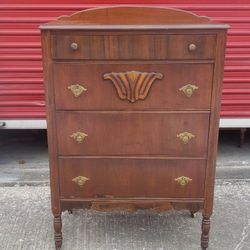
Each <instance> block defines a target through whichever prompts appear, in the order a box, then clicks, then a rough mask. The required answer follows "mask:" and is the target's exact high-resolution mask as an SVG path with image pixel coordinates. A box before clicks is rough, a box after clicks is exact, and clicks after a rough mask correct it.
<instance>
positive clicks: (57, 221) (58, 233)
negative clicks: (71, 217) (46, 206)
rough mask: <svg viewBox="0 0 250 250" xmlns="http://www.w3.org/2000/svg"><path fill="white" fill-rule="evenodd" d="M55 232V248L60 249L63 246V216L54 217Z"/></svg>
mask: <svg viewBox="0 0 250 250" xmlns="http://www.w3.org/2000/svg"><path fill="white" fill-rule="evenodd" d="M54 230H55V238H54V239H55V247H56V249H60V248H61V246H62V219H61V215H55V216H54Z"/></svg>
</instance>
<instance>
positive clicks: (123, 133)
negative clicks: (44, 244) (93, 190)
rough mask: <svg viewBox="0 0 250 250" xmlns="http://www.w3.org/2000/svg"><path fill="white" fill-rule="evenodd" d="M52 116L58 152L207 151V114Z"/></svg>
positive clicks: (187, 153)
mask: <svg viewBox="0 0 250 250" xmlns="http://www.w3.org/2000/svg"><path fill="white" fill-rule="evenodd" d="M56 117H57V121H56V122H57V139H58V152H59V154H60V155H148V154H151V155H169V156H206V153H207V137H208V124H209V114H207V113H166V112H157V113H153V112H133V113H130V112H120V113H119V112H77V111H75V112H67V111H60V112H57V114H56Z"/></svg>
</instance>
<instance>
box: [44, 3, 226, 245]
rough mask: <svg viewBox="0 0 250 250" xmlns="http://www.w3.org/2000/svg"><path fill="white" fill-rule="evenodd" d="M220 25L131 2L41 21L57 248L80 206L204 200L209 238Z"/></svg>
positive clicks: (195, 205) (173, 205)
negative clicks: (65, 215)
mask: <svg viewBox="0 0 250 250" xmlns="http://www.w3.org/2000/svg"><path fill="white" fill-rule="evenodd" d="M227 28H228V27H227V26H226V25H224V24H213V23H211V22H210V21H209V19H208V18H206V17H198V16H196V15H194V14H192V13H189V12H185V11H179V10H174V9H164V8H152V7H138V6H119V7H108V8H99V9H93V10H88V11H82V12H78V13H76V14H73V15H72V16H69V17H61V18H59V19H58V20H57V21H55V22H52V23H49V24H45V25H42V26H41V29H42V46H43V61H44V75H45V85H46V103H47V123H48V142H49V158H50V177H51V200H52V212H53V215H54V229H55V244H56V247H57V248H60V247H61V244H62V233H61V229H62V221H61V212H62V211H63V210H67V209H72V208H80V207H85V208H90V209H95V210H100V211H110V210H114V209H119V210H127V211H130V212H131V211H135V210H136V209H142V208H144V209H153V210H154V211H164V210H168V209H188V210H190V211H191V215H192V214H193V213H194V212H197V211H199V210H202V213H203V220H202V236H201V247H202V249H206V248H207V247H208V239H209V229H210V217H211V214H212V209H213V190H214V179H215V159H216V151H217V136H218V122H219V110H220V95H221V82H222V76H223V63H224V49H225V39H226V29H227ZM104 176H105V178H104Z"/></svg>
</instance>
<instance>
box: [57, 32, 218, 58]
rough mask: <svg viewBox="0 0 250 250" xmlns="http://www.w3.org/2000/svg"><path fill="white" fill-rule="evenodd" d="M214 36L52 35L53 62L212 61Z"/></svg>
mask: <svg viewBox="0 0 250 250" xmlns="http://www.w3.org/2000/svg"><path fill="white" fill-rule="evenodd" d="M215 38H216V36H215V35H211V34H210V35H204V34H203V35H201V34H191V35H190V34H187V35H153V34H138V35H131V34H121V35H76V34H75V33H73V34H72V35H60V34H59V35H54V36H53V37H52V43H53V51H52V57H53V58H54V59H83V60H127V59H130V60H131V59H132V60H167V59H176V60H178V59H213V58H214V52H215V49H214V48H215Z"/></svg>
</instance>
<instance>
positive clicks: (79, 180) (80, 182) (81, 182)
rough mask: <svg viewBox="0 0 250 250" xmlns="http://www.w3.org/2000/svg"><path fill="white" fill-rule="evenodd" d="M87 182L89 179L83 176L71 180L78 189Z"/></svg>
mask: <svg viewBox="0 0 250 250" xmlns="http://www.w3.org/2000/svg"><path fill="white" fill-rule="evenodd" d="M88 180H89V178H87V177H85V176H77V177H75V178H73V179H72V181H73V182H75V184H76V185H78V186H79V187H82V186H83V185H84V184H85V182H86V181H88Z"/></svg>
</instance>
